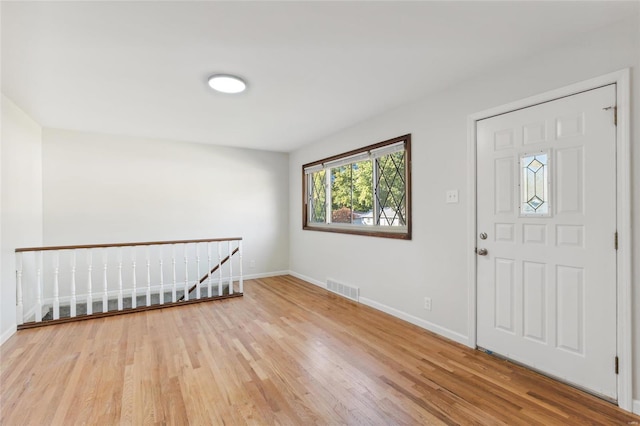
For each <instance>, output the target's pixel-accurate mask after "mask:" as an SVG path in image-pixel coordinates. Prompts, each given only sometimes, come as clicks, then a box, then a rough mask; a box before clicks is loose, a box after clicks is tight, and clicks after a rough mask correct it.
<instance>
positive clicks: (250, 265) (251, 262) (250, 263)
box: [249, 260, 256, 268]
mask: <svg viewBox="0 0 640 426" xmlns="http://www.w3.org/2000/svg"><path fill="white" fill-rule="evenodd" d="M255 267H256V261H255V260H250V261H249V268H255Z"/></svg>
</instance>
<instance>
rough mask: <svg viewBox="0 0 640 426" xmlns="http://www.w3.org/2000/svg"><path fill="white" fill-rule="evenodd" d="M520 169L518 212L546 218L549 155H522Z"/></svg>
mask: <svg viewBox="0 0 640 426" xmlns="http://www.w3.org/2000/svg"><path fill="white" fill-rule="evenodd" d="M520 166H521V167H522V180H521V182H520V186H521V188H522V199H521V207H520V211H521V213H522V214H524V215H527V216H548V215H549V213H550V210H549V154H548V153H546V152H543V153H539V154H535V155H530V154H527V155H524V156H522V157H521V158H520Z"/></svg>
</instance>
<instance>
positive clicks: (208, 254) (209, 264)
mask: <svg viewBox="0 0 640 426" xmlns="http://www.w3.org/2000/svg"><path fill="white" fill-rule="evenodd" d="M207 274H208V277H207V278H208V279H207V288H208V290H207V297H211V296H212V294H211V242H210V241H209V242H207Z"/></svg>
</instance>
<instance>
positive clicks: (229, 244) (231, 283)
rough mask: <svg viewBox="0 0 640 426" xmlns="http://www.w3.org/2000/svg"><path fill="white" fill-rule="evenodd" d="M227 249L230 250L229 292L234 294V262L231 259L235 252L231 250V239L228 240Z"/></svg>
mask: <svg viewBox="0 0 640 426" xmlns="http://www.w3.org/2000/svg"><path fill="white" fill-rule="evenodd" d="M227 250H228V251H229V260H228V262H229V294H233V267H232V264H233V262H232V261H231V256H233V252H232V251H231V241H227Z"/></svg>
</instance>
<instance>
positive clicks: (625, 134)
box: [467, 68, 633, 411]
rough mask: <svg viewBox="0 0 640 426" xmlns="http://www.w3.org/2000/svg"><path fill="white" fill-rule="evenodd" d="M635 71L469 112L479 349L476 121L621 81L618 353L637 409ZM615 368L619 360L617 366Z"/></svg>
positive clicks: (626, 395)
mask: <svg viewBox="0 0 640 426" xmlns="http://www.w3.org/2000/svg"><path fill="white" fill-rule="evenodd" d="M629 76H630V70H629V68H626V69H623V70H620V71H616V72H612V73H610V74H606V75H602V76H600V77H595V78H592V79H589V80H585V81H581V82H579V83H575V84H572V85H569V86H566V87H561V88H559V89H555V90H551V91H548V92H544V93H541V94H538V95H535V96H531V97H528V98H525V99H521V100H518V101H515V102H511V103H508V104H505V105H500V106H497V107H494V108H490V109H487V110H484V111H480V112H477V113H475V114H471V115H469V116H468V117H467V169H468V170H469V174H468V181H467V194H468V196H467V205H468V206H469V207H468V211H467V228H468V229H469V231H470V233H469V237H468V243H467V250H468V254H467V265H468V271H469V274H468V277H467V281H468V287H469V292H468V294H469V300H468V307H469V312H468V315H469V316H468V318H469V330H468V336H469V338H468V346H470V347H472V348H476V338H477V335H476V327H477V306H476V302H477V293H476V278H477V270H476V260H477V259H476V257H477V256H476V254H475V244H476V233H477V226H476V221H477V218H476V213H477V212H476V181H477V176H476V173H477V167H476V143H477V141H476V122H477V121H479V120H482V119H485V118H489V117H493V116H495V115H500V114H504V113H507V112H511V111H515V110H518V109H522V108H527V107H530V106H533V105H537V104H540V103H544V102H549V101H552V100H554V99H558V98H562V97H566V96H571V95H574V94H576V93H580V92H584V91H586V90H591V89H596V88H598V87H601V86H606V85H608V84H616V99H617V106H618V125H617V128H616V166H617V167H616V168H617V172H616V186H617V197H616V199H617V202H616V212H617V213H616V214H617V217H616V220H617V225H618V234H619V235H620V239H619V243H618V253H617V274H618V282H617V303H618V312H617V352H618V358H619V360H620V369H619V374H618V406H619V407H620V408H622V409H624V410H627V411H632V409H633V399H632V396H633V395H632V392H633V369H632V360H633V356H632V355H633V354H632V348H633V346H632V329H631V325H632V319H631V315H632V310H631V308H632V303H633V301H632V299H631V265H632V259H631V239H632V234H631V155H630V146H631V140H630V84H629V82H630V77H629ZM611 368H613V360H612V366H611Z"/></svg>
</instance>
